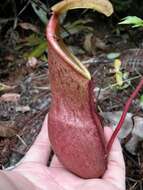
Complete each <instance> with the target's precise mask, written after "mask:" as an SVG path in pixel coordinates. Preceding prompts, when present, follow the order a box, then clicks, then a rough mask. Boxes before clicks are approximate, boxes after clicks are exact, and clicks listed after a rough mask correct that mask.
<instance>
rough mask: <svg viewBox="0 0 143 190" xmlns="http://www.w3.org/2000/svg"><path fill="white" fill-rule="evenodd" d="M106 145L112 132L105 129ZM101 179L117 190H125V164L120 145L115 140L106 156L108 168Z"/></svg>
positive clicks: (107, 128)
mask: <svg viewBox="0 0 143 190" xmlns="http://www.w3.org/2000/svg"><path fill="white" fill-rule="evenodd" d="M104 131H105V139H106V143H108V142H109V139H110V137H111V135H112V130H111V129H110V128H109V127H105V130H104ZM103 179H105V180H106V181H108V182H111V183H112V184H114V185H116V186H117V187H118V188H119V189H125V163H124V158H123V154H122V148H121V145H120V143H119V141H118V139H117V138H116V139H115V141H114V143H113V145H112V148H111V151H110V153H109V156H108V166H107V171H106V172H105V174H104V176H103Z"/></svg>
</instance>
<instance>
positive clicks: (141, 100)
mask: <svg viewBox="0 0 143 190" xmlns="http://www.w3.org/2000/svg"><path fill="white" fill-rule="evenodd" d="M140 103H143V95H141V97H140Z"/></svg>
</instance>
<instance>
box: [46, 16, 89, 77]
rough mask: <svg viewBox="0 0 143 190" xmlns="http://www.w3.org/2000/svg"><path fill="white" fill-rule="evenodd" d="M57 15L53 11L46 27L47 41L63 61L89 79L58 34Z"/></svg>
mask: <svg viewBox="0 0 143 190" xmlns="http://www.w3.org/2000/svg"><path fill="white" fill-rule="evenodd" d="M58 17H59V15H56V13H53V15H52V17H51V19H50V21H49V24H48V26H47V29H46V36H47V40H48V43H49V44H50V45H51V46H52V47H53V48H54V50H55V52H56V53H58V55H59V56H60V57H61V58H62V59H64V61H65V63H66V64H68V65H70V66H71V67H72V68H73V69H74V70H75V71H76V72H78V73H80V74H81V75H82V76H83V77H84V78H86V79H87V80H91V75H90V72H89V71H88V70H87V69H86V67H85V66H84V65H83V64H82V63H81V61H80V60H79V59H78V58H77V57H75V56H74V55H73V54H72V52H71V51H70V50H69V49H68V48H67V47H66V45H65V44H64V42H63V40H62V38H61V37H60V35H59V19H58Z"/></svg>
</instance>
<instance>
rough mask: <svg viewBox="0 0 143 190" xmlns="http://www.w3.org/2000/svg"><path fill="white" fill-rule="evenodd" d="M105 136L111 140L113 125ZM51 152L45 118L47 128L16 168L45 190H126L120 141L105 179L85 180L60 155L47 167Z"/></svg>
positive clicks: (116, 145) (36, 185) (114, 147)
mask: <svg viewBox="0 0 143 190" xmlns="http://www.w3.org/2000/svg"><path fill="white" fill-rule="evenodd" d="M46 134H47V136H46ZM105 136H106V140H107V141H108V140H109V138H110V136H111V130H110V129H109V128H106V129H105ZM49 155H50V143H49V139H48V132H47V119H45V122H44V124H43V128H42V130H41V132H40V134H39V136H38V138H37V139H36V141H35V143H34V145H33V146H32V147H31V149H30V150H29V151H28V153H27V154H26V156H25V158H24V159H23V160H22V162H21V164H20V165H19V166H18V167H17V168H15V169H14V170H13V171H16V172H18V173H19V174H21V175H22V176H24V177H26V178H27V179H28V180H29V181H31V182H32V183H33V185H34V186H35V188H36V189H41V190H81V189H82V190H93V189H102V190H108V189H110V190H125V166H124V161H123V156H122V153H121V147H120V144H119V142H118V141H116V142H115V143H114V145H113V147H112V150H111V154H110V156H109V164H108V169H107V171H106V172H105V174H104V176H103V177H102V179H88V180H85V179H81V178H80V177H78V176H75V175H74V174H72V173H70V172H69V171H67V170H66V169H65V168H64V167H63V166H62V164H61V163H60V162H59V161H58V159H57V157H56V156H54V157H53V159H52V161H51V164H50V167H47V160H48V157H49ZM11 175H12V172H11ZM29 190H30V189H29Z"/></svg>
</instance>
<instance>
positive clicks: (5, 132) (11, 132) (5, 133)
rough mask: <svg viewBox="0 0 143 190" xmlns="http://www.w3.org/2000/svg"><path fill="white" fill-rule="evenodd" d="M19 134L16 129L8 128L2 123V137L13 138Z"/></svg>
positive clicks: (0, 134)
mask: <svg viewBox="0 0 143 190" xmlns="http://www.w3.org/2000/svg"><path fill="white" fill-rule="evenodd" d="M16 134H17V130H16V128H14V127H11V126H8V125H7V124H4V123H0V137H5V138H6V137H7V138H8V137H13V136H15V135H16Z"/></svg>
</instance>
